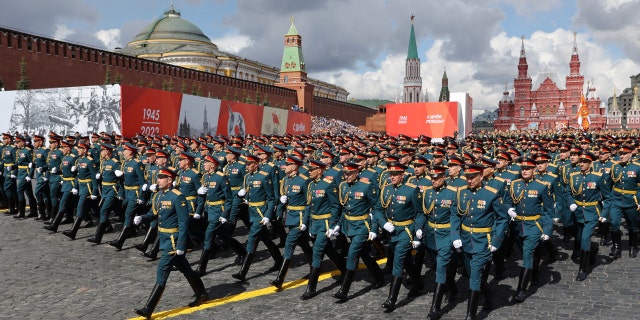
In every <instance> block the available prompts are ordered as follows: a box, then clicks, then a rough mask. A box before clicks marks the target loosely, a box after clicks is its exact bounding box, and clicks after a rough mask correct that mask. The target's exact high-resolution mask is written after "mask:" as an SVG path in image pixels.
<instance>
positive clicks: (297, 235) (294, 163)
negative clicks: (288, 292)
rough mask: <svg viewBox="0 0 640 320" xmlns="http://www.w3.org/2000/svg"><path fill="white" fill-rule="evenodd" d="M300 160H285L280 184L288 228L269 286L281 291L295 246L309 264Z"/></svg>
mask: <svg viewBox="0 0 640 320" xmlns="http://www.w3.org/2000/svg"><path fill="white" fill-rule="evenodd" d="M301 165H302V160H301V159H300V158H297V157H294V156H288V157H287V158H286V160H285V169H284V172H285V177H284V179H282V181H281V182H280V194H281V196H280V201H279V202H280V204H279V206H281V207H286V209H284V208H283V211H284V212H285V217H284V221H285V222H286V226H287V227H288V228H289V232H288V233H287V238H286V240H285V245H284V255H283V256H284V261H283V262H282V266H281V267H280V272H278V275H277V276H276V279H275V280H273V281H271V285H273V286H274V287H276V288H278V289H282V283H283V282H284V278H285V276H286V275H287V271H288V270H289V266H291V259H292V257H293V252H294V250H295V248H296V246H300V249H302V251H303V252H304V254H305V256H306V257H307V259H308V261H309V263H311V247H310V246H309V236H308V235H309V233H308V232H305V231H306V230H307V224H305V221H304V212H305V211H306V210H307V180H308V178H307V176H305V175H302V174H300V173H298V170H299V168H300V166H301Z"/></svg>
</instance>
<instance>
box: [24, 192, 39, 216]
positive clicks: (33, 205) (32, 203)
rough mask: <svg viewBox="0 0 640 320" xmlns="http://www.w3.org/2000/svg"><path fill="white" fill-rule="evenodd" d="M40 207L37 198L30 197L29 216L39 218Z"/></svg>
mask: <svg viewBox="0 0 640 320" xmlns="http://www.w3.org/2000/svg"><path fill="white" fill-rule="evenodd" d="M38 209H40V208H39V207H38V205H37V204H36V201H35V198H33V196H32V197H31V198H30V199H29V214H28V215H27V218H37V217H38V216H39V215H38V213H39V211H38Z"/></svg>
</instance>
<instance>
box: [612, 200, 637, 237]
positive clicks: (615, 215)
mask: <svg viewBox="0 0 640 320" xmlns="http://www.w3.org/2000/svg"><path fill="white" fill-rule="evenodd" d="M623 216H624V220H625V221H627V225H628V226H629V231H630V232H633V231H637V230H638V229H639V227H640V226H639V224H640V214H639V213H638V208H637V207H628V208H622V207H620V206H616V205H614V204H613V203H612V204H611V209H610V211H609V222H610V223H611V231H620V223H621V222H622V217H623Z"/></svg>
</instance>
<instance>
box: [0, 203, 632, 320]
mask: <svg viewBox="0 0 640 320" xmlns="http://www.w3.org/2000/svg"><path fill="white" fill-rule="evenodd" d="M240 225H241V224H239V226H240ZM69 227H70V225H62V226H60V228H59V230H60V231H62V230H65V229H67V228H69ZM116 229H119V228H118V226H117V227H116ZM244 231H245V228H244V227H239V229H238V234H239V239H240V240H244V239H245V232H244ZM93 232H94V229H93V228H91V229H84V228H83V229H80V231H79V232H78V236H77V239H76V240H75V241H71V240H70V239H68V238H67V237H65V236H64V235H62V234H61V233H57V234H50V233H49V232H48V231H46V230H44V229H42V223H41V222H37V221H35V220H33V219H25V220H16V219H13V218H12V217H10V216H7V215H4V214H1V213H0V233H1V234H2V237H3V241H2V242H0V268H1V270H2V272H0V309H1V310H3V311H2V314H0V318H2V319H4V318H7V319H125V318H132V317H134V316H136V314H135V313H133V308H136V307H142V306H143V305H144V303H145V302H146V300H147V298H148V295H149V293H150V292H151V289H152V287H153V284H154V281H155V276H156V262H148V261H147V260H146V259H145V258H143V257H141V256H140V255H139V251H138V250H136V249H135V248H133V244H135V243H139V242H141V241H142V236H138V237H136V238H133V239H128V240H127V242H126V243H125V245H124V248H123V250H122V251H121V252H116V251H115V249H114V248H112V247H110V246H109V245H107V244H106V242H108V241H109V240H112V239H115V238H116V237H117V233H111V234H106V235H105V237H104V239H103V241H104V244H102V245H97V246H95V245H92V244H91V243H89V242H87V241H85V240H86V239H87V238H88V237H90V236H91V235H92V234H93ZM557 236H558V235H557V234H556V238H555V239H553V240H554V241H555V243H556V244H558V245H562V246H563V247H562V248H561V255H562V258H564V260H561V261H558V262H556V263H554V264H552V265H550V266H547V265H546V263H545V261H544V259H543V266H542V267H541V281H540V284H539V285H538V286H532V287H530V288H529V291H528V294H529V297H528V298H527V300H526V301H525V302H524V303H521V304H517V305H512V304H511V303H510V302H509V300H510V297H511V295H513V293H514V291H515V287H516V286H517V275H518V272H519V267H518V261H515V262H514V261H509V262H508V263H507V269H508V271H507V274H506V275H507V278H506V279H504V280H501V281H499V282H498V281H496V280H491V279H492V278H491V277H490V278H489V279H490V281H491V286H492V288H493V289H494V291H495V294H494V304H495V306H494V309H493V310H492V311H479V319H516V318H518V319H520V318H526V319H527V320H532V319H637V318H636V317H637V314H638V312H640V303H639V302H638V294H639V293H640V292H639V291H640V280H639V272H638V271H637V270H638V269H637V266H638V263H639V262H640V258H638V259H630V258H628V254H627V252H626V251H624V252H623V257H622V259H620V260H617V261H615V262H613V263H611V261H610V260H609V258H608V256H607V253H608V252H609V248H608V247H605V248H601V250H600V253H599V256H598V264H597V265H596V267H595V268H594V270H593V272H592V273H591V274H590V275H589V277H588V278H587V280H586V281H584V282H576V281H575V280H574V279H575V276H576V272H577V270H578V265H577V264H575V263H574V262H572V261H571V260H570V259H568V254H569V253H570V251H568V245H566V244H562V243H561V241H560V239H559V238H558V237H557ZM624 238H625V240H623V248H624V249H625V250H626V248H627V242H626V235H625V236H624ZM258 250H259V252H258V255H257V259H255V260H254V264H253V265H252V266H251V269H250V271H249V274H248V281H247V282H246V283H242V284H241V283H237V282H236V281H235V279H233V278H232V277H231V274H232V273H235V272H237V271H238V269H239V267H238V266H236V265H235V264H234V260H235V257H234V256H232V255H231V253H230V250H228V251H223V252H221V253H219V254H218V255H217V256H216V257H215V259H214V260H212V261H211V262H210V263H209V270H208V271H209V272H208V273H207V275H205V276H204V277H203V281H204V283H205V286H206V287H207V290H208V292H209V295H210V297H211V298H212V299H213V300H212V301H210V302H208V303H206V304H204V305H202V306H199V307H196V308H188V307H186V305H187V303H188V302H189V301H191V299H192V294H193V292H192V291H191V289H190V287H189V285H188V283H187V281H186V280H185V279H184V277H182V275H181V274H180V273H178V272H174V273H172V275H171V277H170V278H169V282H168V284H167V290H166V291H165V293H164V295H163V297H162V299H161V300H160V303H159V305H158V308H157V309H156V314H154V318H171V317H173V318H176V319H278V318H281V319H303V318H307V319H309V318H312V319H321V318H325V319H336V318H338V317H344V318H346V319H380V318H383V317H384V318H385V319H424V318H426V315H427V312H428V309H429V306H430V305H431V299H432V291H433V286H434V285H433V279H434V275H433V272H431V271H430V270H429V269H427V270H425V271H424V281H425V284H426V290H425V291H424V294H423V295H421V296H419V297H417V298H415V299H412V300H410V299H407V298H406V293H407V292H408V287H407V286H405V287H404V288H403V289H402V290H401V291H400V297H399V303H398V304H399V306H398V308H397V309H396V310H395V311H394V312H393V313H388V314H385V313H383V310H382V308H381V307H380V304H381V303H382V302H383V301H384V300H385V299H386V297H387V295H388V291H389V289H388V285H387V287H384V288H382V289H376V290H371V289H370V288H369V286H370V281H371V280H372V279H371V276H370V274H369V273H368V271H366V270H362V271H360V272H357V273H356V281H355V282H354V284H353V286H352V288H351V291H350V296H351V299H350V300H349V301H347V302H346V303H343V304H336V303H335V299H333V298H332V297H331V295H332V294H333V293H334V292H335V291H336V290H337V289H338V284H337V283H336V282H335V279H337V276H335V277H333V278H331V277H330V276H329V275H323V276H322V277H321V281H320V282H319V283H318V290H319V292H320V294H319V295H318V296H317V297H315V298H314V299H311V300H308V301H301V300H300V299H299V297H300V295H301V294H302V293H303V292H304V290H305V287H306V281H305V280H300V278H301V277H302V276H303V275H305V274H306V273H307V272H308V270H309V268H308V266H307V265H306V263H305V262H304V261H303V257H302V255H301V254H299V252H297V253H298V254H297V255H296V256H295V257H294V264H293V266H292V269H290V271H289V274H288V275H287V281H291V282H290V283H287V284H285V289H284V290H283V291H281V292H276V291H275V290H274V289H273V288H272V287H271V286H270V285H269V282H270V281H271V280H273V279H274V278H275V276H276V273H275V272H274V273H268V272H267V269H268V268H269V267H270V266H271V265H272V264H273V261H272V260H271V259H270V258H269V257H268V253H267V252H266V248H264V246H263V245H262V244H260V245H259V246H258ZM298 251H299V250H298ZM517 255H518V254H517V253H516V254H514V256H517ZM199 256H200V252H199V251H196V252H191V253H188V258H189V260H190V262H191V263H192V264H195V263H196V262H197V259H198V258H199ZM194 268H195V265H194ZM331 270H332V265H331V264H330V263H327V264H326V265H323V271H327V272H328V271H331ZM325 278H326V279H325ZM322 279H325V280H322ZM457 280H458V283H457V285H458V288H459V290H460V294H459V299H458V301H455V302H450V303H448V304H447V301H446V300H445V302H444V303H443V306H444V305H446V307H445V309H446V310H448V313H447V314H445V315H444V317H443V319H462V318H464V315H465V312H466V297H467V290H466V286H467V280H466V278H461V277H460V276H458V277H457ZM445 299H446V298H445ZM481 303H482V300H481Z"/></svg>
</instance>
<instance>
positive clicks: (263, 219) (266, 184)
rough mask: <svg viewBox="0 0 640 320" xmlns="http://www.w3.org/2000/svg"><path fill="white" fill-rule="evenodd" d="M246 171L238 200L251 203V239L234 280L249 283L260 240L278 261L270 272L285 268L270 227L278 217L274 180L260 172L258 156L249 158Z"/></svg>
mask: <svg viewBox="0 0 640 320" xmlns="http://www.w3.org/2000/svg"><path fill="white" fill-rule="evenodd" d="M245 157H246V170H247V173H246V175H245V177H244V183H243V185H242V189H240V190H239V191H238V196H239V197H240V198H244V200H245V201H247V205H248V208H249V221H250V225H249V236H248V238H247V255H246V256H245V257H244V260H243V261H242V268H241V269H240V271H239V272H238V273H234V274H233V275H232V277H234V278H236V279H238V280H240V281H243V282H244V281H245V279H246V276H247V272H249V268H250V267H251V263H252V261H253V257H254V255H255V252H256V247H257V245H258V240H261V241H262V242H263V243H264V244H265V245H266V246H267V249H269V252H270V253H271V258H273V260H274V264H273V266H272V267H271V268H270V269H269V270H270V271H276V270H278V269H279V268H280V265H281V264H282V260H283V259H282V255H281V254H280V250H278V246H276V244H275V243H273V241H272V240H271V237H270V236H269V231H268V230H267V225H268V224H269V222H270V221H271V219H273V216H274V208H273V204H274V203H275V202H274V189H273V184H272V183H273V182H272V179H271V177H270V176H269V174H268V173H267V172H264V171H259V170H258V163H259V162H260V159H259V158H258V157H257V156H255V155H246V156H245Z"/></svg>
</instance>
